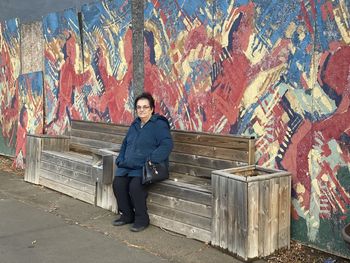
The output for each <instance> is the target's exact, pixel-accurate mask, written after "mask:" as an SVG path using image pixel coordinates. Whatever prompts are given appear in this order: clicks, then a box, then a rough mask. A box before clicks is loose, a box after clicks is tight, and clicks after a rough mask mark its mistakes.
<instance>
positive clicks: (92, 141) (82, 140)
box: [69, 120, 128, 153]
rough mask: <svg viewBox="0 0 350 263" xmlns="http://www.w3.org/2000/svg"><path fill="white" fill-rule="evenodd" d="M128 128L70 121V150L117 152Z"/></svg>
mask: <svg viewBox="0 0 350 263" xmlns="http://www.w3.org/2000/svg"><path fill="white" fill-rule="evenodd" d="M127 130H128V126H123V125H114V124H108V123H100V122H88V121H77V120H72V123H71V129H70V132H69V133H70V139H71V141H70V149H71V150H74V151H78V152H87V153H89V152H91V150H95V149H101V148H104V149H115V150H119V148H120V145H121V143H122V142H123V139H124V137H125V134H126V132H127Z"/></svg>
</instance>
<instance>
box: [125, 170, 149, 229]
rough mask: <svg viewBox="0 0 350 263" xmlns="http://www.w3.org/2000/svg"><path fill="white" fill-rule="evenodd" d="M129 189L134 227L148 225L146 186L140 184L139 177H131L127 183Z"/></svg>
mask: <svg viewBox="0 0 350 263" xmlns="http://www.w3.org/2000/svg"><path fill="white" fill-rule="evenodd" d="M129 191H130V196H131V200H132V203H133V205H134V208H135V222H134V226H135V227H145V226H148V225H149V216H148V213H147V203H146V200H147V195H148V193H147V188H146V186H144V185H142V184H141V177H133V178H132V179H131V181H130V184H129Z"/></svg>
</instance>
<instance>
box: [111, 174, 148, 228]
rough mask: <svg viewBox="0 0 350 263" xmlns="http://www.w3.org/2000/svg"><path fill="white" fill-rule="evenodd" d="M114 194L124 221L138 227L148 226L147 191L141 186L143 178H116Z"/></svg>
mask: <svg viewBox="0 0 350 263" xmlns="http://www.w3.org/2000/svg"><path fill="white" fill-rule="evenodd" d="M113 192H114V195H115V198H116V199H117V203H118V210H119V211H120V212H121V213H122V217H121V218H122V219H123V220H125V221H126V222H133V221H134V224H135V225H137V226H147V225H148V224H149V216H148V213H147V204H146V199H147V195H148V193H147V189H146V186H144V185H142V184H141V177H128V176H115V177H114V181H113Z"/></svg>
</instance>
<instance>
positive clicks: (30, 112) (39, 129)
mask: <svg viewBox="0 0 350 263" xmlns="http://www.w3.org/2000/svg"><path fill="white" fill-rule="evenodd" d="M16 88H17V90H18V105H19V107H18V108H19V115H18V123H17V140H16V152H15V157H16V158H15V160H14V165H15V166H16V167H17V168H22V169H24V167H25V156H26V137H27V134H43V131H44V99H43V98H44V96H43V74H42V72H41V71H39V72H33V73H28V74H23V75H20V76H19V77H18V81H17V87H16Z"/></svg>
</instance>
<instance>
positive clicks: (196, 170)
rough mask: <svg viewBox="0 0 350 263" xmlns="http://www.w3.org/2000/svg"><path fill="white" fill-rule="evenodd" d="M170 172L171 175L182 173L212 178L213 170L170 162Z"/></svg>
mask: <svg viewBox="0 0 350 263" xmlns="http://www.w3.org/2000/svg"><path fill="white" fill-rule="evenodd" d="M169 171H170V172H171V173H182V174H187V175H190V176H199V177H206V178H210V177H211V172H212V169H208V168H203V167H200V166H192V165H188V164H183V163H173V162H169Z"/></svg>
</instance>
